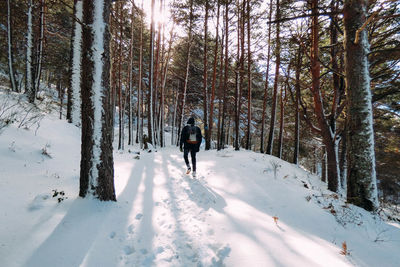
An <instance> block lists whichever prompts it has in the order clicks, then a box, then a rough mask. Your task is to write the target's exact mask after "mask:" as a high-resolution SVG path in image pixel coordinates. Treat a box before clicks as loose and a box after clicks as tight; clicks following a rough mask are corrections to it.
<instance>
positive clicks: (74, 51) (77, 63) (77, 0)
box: [67, 0, 82, 126]
mask: <svg viewBox="0 0 400 267" xmlns="http://www.w3.org/2000/svg"><path fill="white" fill-rule="evenodd" d="M74 18H75V20H74V22H73V25H74V29H73V30H72V36H71V59H70V64H71V66H70V71H71V72H70V75H71V76H70V77H69V86H68V108H67V109H69V110H70V115H69V118H68V119H69V122H70V123H74V124H75V125H77V126H79V125H81V115H80V114H81V92H80V89H81V88H80V87H81V86H80V82H81V46H82V25H81V22H82V0H74ZM67 113H68V112H67ZM67 117H68V115H67Z"/></svg>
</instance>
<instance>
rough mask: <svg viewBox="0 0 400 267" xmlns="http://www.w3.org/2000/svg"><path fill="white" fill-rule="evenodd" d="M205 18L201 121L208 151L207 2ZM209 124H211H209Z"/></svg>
mask: <svg viewBox="0 0 400 267" xmlns="http://www.w3.org/2000/svg"><path fill="white" fill-rule="evenodd" d="M204 5H205V16H204V40H203V41H204V55H203V121H204V136H205V139H206V150H208V149H210V138H209V134H210V132H209V126H208V125H209V123H208V111H207V108H208V101H207V99H208V88H207V87H208V81H207V79H208V64H207V63H208V59H207V54H208V9H209V8H208V0H206V1H205V3H204ZM210 123H211V122H210Z"/></svg>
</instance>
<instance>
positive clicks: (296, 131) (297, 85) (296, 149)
mask: <svg viewBox="0 0 400 267" xmlns="http://www.w3.org/2000/svg"><path fill="white" fill-rule="evenodd" d="M296 60H297V62H296V74H295V75H296V78H295V79H296V81H295V90H296V100H295V126H294V152H293V163H294V164H296V165H298V164H299V145H300V106H299V104H300V72H301V62H302V50H301V45H299V48H298V51H297V58H296Z"/></svg>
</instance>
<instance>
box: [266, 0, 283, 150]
mask: <svg viewBox="0 0 400 267" xmlns="http://www.w3.org/2000/svg"><path fill="white" fill-rule="evenodd" d="M280 18H281V12H280V8H279V0H276V20H277V21H278V22H277V23H276V47H275V58H276V61H275V79H274V92H273V96H272V107H271V121H270V124H269V135H268V144H267V151H266V153H267V154H269V155H272V149H273V144H274V130H275V120H276V100H277V94H278V82H279V68H280V63H281V55H280V53H281V39H280V36H279V35H280V23H279V20H280Z"/></svg>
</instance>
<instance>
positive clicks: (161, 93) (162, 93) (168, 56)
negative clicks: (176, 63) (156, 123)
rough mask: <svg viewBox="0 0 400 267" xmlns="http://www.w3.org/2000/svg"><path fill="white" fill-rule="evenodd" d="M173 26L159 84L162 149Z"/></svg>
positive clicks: (163, 144) (162, 144)
mask: <svg viewBox="0 0 400 267" xmlns="http://www.w3.org/2000/svg"><path fill="white" fill-rule="evenodd" d="M174 26H175V24H173V25H172V27H171V31H170V37H169V38H170V39H169V44H168V52H167V58H166V60H165V66H164V67H165V68H164V75H163V78H162V84H161V90H160V127H159V129H160V145H161V146H162V147H164V146H165V140H164V139H165V138H164V126H165V122H164V120H165V118H164V117H165V114H164V109H165V107H164V102H165V86H166V83H167V74H168V66H169V60H170V58H171V51H172V41H173V39H174V28H175V27H174Z"/></svg>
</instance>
